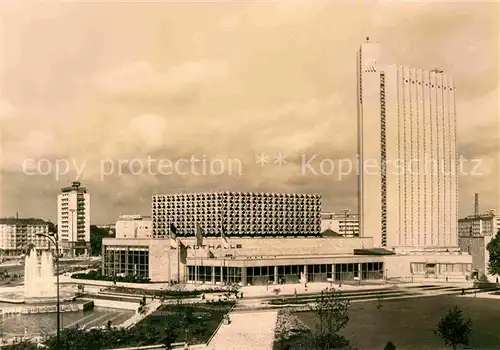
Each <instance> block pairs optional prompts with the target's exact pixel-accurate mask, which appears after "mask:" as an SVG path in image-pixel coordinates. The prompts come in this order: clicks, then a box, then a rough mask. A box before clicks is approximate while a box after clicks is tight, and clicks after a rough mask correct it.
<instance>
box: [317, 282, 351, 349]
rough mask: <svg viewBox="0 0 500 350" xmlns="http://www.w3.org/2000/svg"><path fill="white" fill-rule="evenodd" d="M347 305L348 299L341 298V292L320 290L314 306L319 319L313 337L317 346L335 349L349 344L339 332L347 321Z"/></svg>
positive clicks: (348, 304)
mask: <svg viewBox="0 0 500 350" xmlns="http://www.w3.org/2000/svg"><path fill="white" fill-rule="evenodd" d="M349 306H350V302H349V300H348V299H346V298H342V293H341V292H338V291H336V290H330V291H328V292H326V291H322V292H321V296H320V297H318V298H317V299H316V302H315V308H314V312H315V313H316V316H317V318H318V320H319V321H318V323H317V325H316V330H315V332H314V338H313V342H314V343H315V344H314V345H315V346H316V347H317V348H320V349H335V348H346V347H348V346H349V342H348V341H347V340H346V339H345V338H344V337H342V336H341V335H340V334H339V332H340V331H342V330H343V329H344V328H345V327H346V326H347V323H348V322H349Z"/></svg>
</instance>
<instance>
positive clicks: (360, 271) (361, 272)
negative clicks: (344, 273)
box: [358, 263, 363, 281]
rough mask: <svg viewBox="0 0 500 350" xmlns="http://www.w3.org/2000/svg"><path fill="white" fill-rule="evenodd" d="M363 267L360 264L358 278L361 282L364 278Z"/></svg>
mask: <svg viewBox="0 0 500 350" xmlns="http://www.w3.org/2000/svg"><path fill="white" fill-rule="evenodd" d="M362 266H363V265H362V264H361V263H359V264H358V277H359V280H360V281H361V279H362V278H363V271H362V270H361V268H362Z"/></svg>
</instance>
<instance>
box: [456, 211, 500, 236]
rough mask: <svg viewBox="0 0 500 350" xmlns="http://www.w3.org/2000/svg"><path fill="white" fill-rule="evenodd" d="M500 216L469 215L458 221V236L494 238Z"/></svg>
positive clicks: (491, 214) (492, 214)
mask: <svg viewBox="0 0 500 350" xmlns="http://www.w3.org/2000/svg"><path fill="white" fill-rule="evenodd" d="M499 223H500V216H497V215H495V214H494V213H486V214H481V215H470V216H467V217H465V218H462V219H459V220H458V235H459V237H465V236H494V235H495V234H496V233H497V232H498V229H499V228H500V226H499V225H498V224H499Z"/></svg>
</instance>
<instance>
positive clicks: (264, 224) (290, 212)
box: [151, 192, 321, 237]
mask: <svg viewBox="0 0 500 350" xmlns="http://www.w3.org/2000/svg"><path fill="white" fill-rule="evenodd" d="M320 213H321V196H319V195H309V194H285V193H248V192H246V193H243V192H219V193H183V194H173V195H155V196H153V203H152V213H151V214H152V215H151V217H152V219H153V237H164V236H166V235H168V234H169V231H170V224H174V225H175V227H176V228H177V234H178V235H181V236H192V235H194V234H195V227H196V223H198V224H199V225H200V227H201V228H202V230H203V234H204V235H205V236H220V235H221V232H222V231H223V228H222V227H223V225H224V226H225V231H226V235H228V236H286V235H291V236H315V235H319V234H320V230H321V216H320Z"/></svg>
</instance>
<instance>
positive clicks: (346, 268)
mask: <svg viewBox="0 0 500 350" xmlns="http://www.w3.org/2000/svg"><path fill="white" fill-rule="evenodd" d="M306 271H307V281H308V282H327V281H330V280H332V279H333V280H335V281H349V280H351V281H352V280H355V279H358V278H361V279H367V280H376V279H383V278H384V264H383V263H382V262H370V263H351V264H315V265H278V266H252V267H225V266H224V267H221V266H213V267H210V266H188V267H187V274H188V282H190V283H193V282H204V283H217V284H218V283H221V281H222V283H226V284H227V283H244V282H245V281H246V284H248V285H253V286H255V285H266V284H273V283H277V284H282V283H283V284H284V283H288V284H293V283H299V282H300V280H301V278H302V277H303V276H304V274H305V273H306ZM242 272H244V273H245V275H246V276H245V277H243V275H242Z"/></svg>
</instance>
